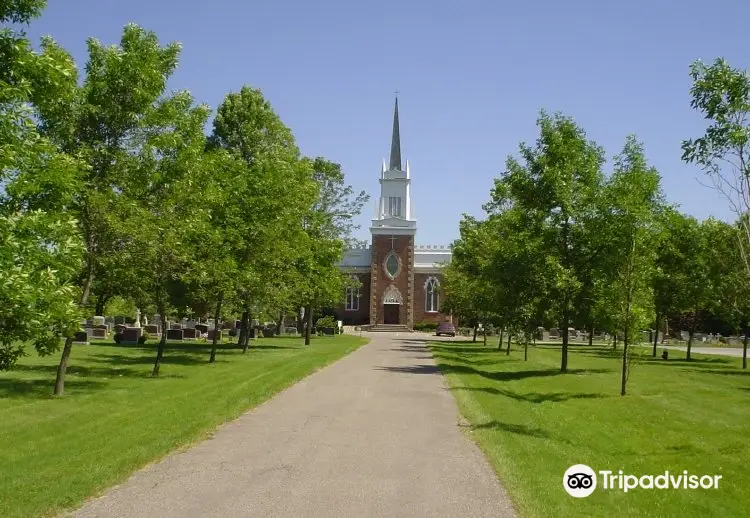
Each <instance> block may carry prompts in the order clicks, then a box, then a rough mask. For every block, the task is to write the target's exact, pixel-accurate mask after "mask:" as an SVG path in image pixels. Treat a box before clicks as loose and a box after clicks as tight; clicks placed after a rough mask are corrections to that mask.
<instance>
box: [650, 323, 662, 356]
mask: <svg viewBox="0 0 750 518" xmlns="http://www.w3.org/2000/svg"><path fill="white" fill-rule="evenodd" d="M660 318H661V315H658V314H657V315H656V332H655V333H654V349H653V351H651V356H652V357H654V358H656V344H657V342H658V341H659V319H660Z"/></svg>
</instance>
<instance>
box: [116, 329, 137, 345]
mask: <svg viewBox="0 0 750 518" xmlns="http://www.w3.org/2000/svg"><path fill="white" fill-rule="evenodd" d="M141 331H143V329H141V328H140V327H126V328H125V329H124V330H123V331H122V338H120V343H121V344H123V345H138V339H139V338H140V337H141Z"/></svg>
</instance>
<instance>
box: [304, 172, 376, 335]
mask: <svg viewBox="0 0 750 518" xmlns="http://www.w3.org/2000/svg"><path fill="white" fill-rule="evenodd" d="M303 164H304V165H305V166H306V167H308V168H309V170H310V171H311V172H312V179H313V183H314V185H315V187H316V190H315V193H316V196H315V198H314V201H313V203H312V205H311V206H310V208H309V210H308V212H307V213H306V214H305V215H304V216H303V220H302V228H303V230H304V234H305V238H304V239H301V240H300V243H301V244H302V248H301V251H302V253H301V254H300V255H299V256H298V262H297V266H296V268H295V271H296V272H298V274H299V275H300V281H301V282H299V283H298V284H297V286H298V287H299V289H300V291H299V294H300V300H301V302H302V306H303V307H304V308H305V313H306V327H305V345H309V344H310V334H311V332H312V319H313V312H314V310H315V309H318V308H324V307H329V306H334V305H337V304H338V303H340V302H342V300H343V296H344V293H345V288H346V286H347V283H348V282H349V275H347V274H346V273H345V272H342V271H341V270H340V269H339V266H338V264H339V262H340V261H341V259H342V257H343V254H344V249H345V246H346V244H347V243H351V242H352V232H353V230H354V229H356V228H357V227H356V225H354V224H353V223H352V219H353V218H354V217H356V216H357V215H359V214H360V213H361V211H362V207H363V206H364V204H365V203H367V201H368V200H369V196H368V195H367V194H366V193H365V192H360V193H358V194H355V193H354V190H353V189H352V187H351V186H349V185H347V184H346V178H345V177H344V173H343V171H342V170H341V166H340V165H339V164H337V163H334V162H331V161H329V160H326V159H325V158H322V157H317V158H315V159H312V160H311V159H304V160H303Z"/></svg>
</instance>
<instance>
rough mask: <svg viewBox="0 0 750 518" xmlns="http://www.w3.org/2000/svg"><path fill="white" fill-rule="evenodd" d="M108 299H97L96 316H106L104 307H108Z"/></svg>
mask: <svg viewBox="0 0 750 518" xmlns="http://www.w3.org/2000/svg"><path fill="white" fill-rule="evenodd" d="M107 300H108V298H107V297H104V296H102V297H97V298H96V307H95V308H94V314H95V315H104V306H106V305H107Z"/></svg>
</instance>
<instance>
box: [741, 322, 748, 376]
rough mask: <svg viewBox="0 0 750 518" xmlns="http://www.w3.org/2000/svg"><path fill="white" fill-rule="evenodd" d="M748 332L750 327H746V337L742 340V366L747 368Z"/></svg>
mask: <svg viewBox="0 0 750 518" xmlns="http://www.w3.org/2000/svg"><path fill="white" fill-rule="evenodd" d="M747 332H748V328H747V326H746V327H745V339H744V340H742V368H743V369H747Z"/></svg>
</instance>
